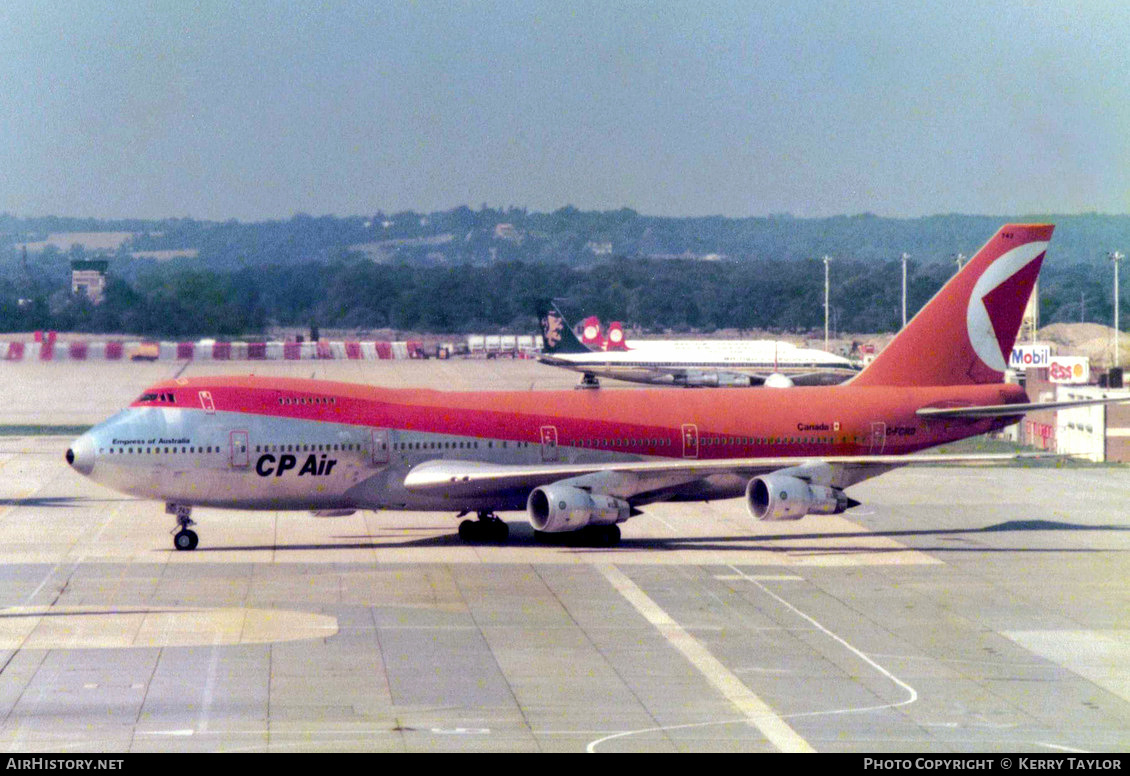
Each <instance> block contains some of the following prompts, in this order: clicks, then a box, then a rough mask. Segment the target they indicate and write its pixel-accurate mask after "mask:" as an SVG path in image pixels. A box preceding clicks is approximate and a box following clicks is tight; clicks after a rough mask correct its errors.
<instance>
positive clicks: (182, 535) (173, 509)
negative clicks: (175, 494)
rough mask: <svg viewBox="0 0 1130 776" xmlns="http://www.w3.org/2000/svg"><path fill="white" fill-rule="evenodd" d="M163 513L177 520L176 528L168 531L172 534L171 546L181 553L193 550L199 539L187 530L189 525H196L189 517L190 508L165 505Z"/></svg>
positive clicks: (179, 505)
mask: <svg viewBox="0 0 1130 776" xmlns="http://www.w3.org/2000/svg"><path fill="white" fill-rule="evenodd" d="M165 512H166V513H168V514H170V515H175V516H176V518H177V527H176V528H174V529H173V530H172V531H170V533H172V534H173V546H174V547H176V548H177V550H181V551H183V550H195V549H196V545H197V543H198V542H199V541H200V537H198V536H197V535H196V531H193V530H191V529H190V528H189V526H190V525H196V522H195V521H194V520H193V519H192V517H191V515H192V507H187V506H185V505H184V504H165ZM178 529H179V530H178Z"/></svg>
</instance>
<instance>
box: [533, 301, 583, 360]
mask: <svg viewBox="0 0 1130 776" xmlns="http://www.w3.org/2000/svg"><path fill="white" fill-rule="evenodd" d="M537 313H538V323H539V324H540V325H541V336H542V339H543V340H544V342H545V344H544V346H543V347H542V352H543V353H549V354H551V355H552V354H554V353H591V352H592V351H590V350H589V349H588V348H586V347H585V346H584V345H582V344H581V341H580V340H579V339H577V335H576V334H574V333H573V330H572V329H571V328H570V327H569V324H568V323H566V322H565V316H563V315H562V314H561V311H560V310H558V309H557V305H555V304H554V303H553V302H550V301H548V300H545V301H542V302H538V307H537Z"/></svg>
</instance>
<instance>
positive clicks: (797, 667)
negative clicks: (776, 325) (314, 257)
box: [0, 361, 1130, 753]
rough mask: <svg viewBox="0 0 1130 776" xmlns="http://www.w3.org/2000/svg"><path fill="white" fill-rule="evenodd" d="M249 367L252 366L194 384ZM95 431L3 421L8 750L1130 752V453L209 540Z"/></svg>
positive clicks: (50, 392)
mask: <svg viewBox="0 0 1130 776" xmlns="http://www.w3.org/2000/svg"><path fill="white" fill-rule="evenodd" d="M183 366H184V365H183V364H180V365H165V364H157V365H141V366H137V365H129V364H15V365H8V366H6V367H5V368H4V369H3V370H2V371H0V390H4V391H5V394H4V395H5V396H9V397H11V401H10V402H9V406H8V408H7V409H5V410H2V411H0V423H7V424H28V425H35V424H51V425H55V424H81V423H91V422H95V421H96V420H99V419H101V418H102V417H104V416H106V415H109V414H110V413H111V412H113V411H115V410H116V409H118V408H119V407H120V406H122V405H124V404H126V403H127V402H128V401H129V400H131V399H132V398H133V397H134V396H135V395H136V394H138V393H139V392H140V390H141V388H143V387H144V386H145V385H146V384H147V383H149V382H152V381H154V380H156V379H159V378H161V377H165V376H168V375H170V374H173V373H175V371H177V370H179V369H181V367H183ZM294 366H299V365H294ZM374 366H376V367H377V368H375V369H374ZM287 367H290V371H284V370H285V368H287ZM300 367H301V370H302V371H298V372H296V371H293V366H292V365H287V364H278V365H276V364H265V365H264V364H256V365H254V370H255V371H257V372H258V373H260V374H282V373H286V374H302V376H309V375H310V373H311V372H313V373H315V374H316V376H321V377H331V378H334V379H349V380H359V381H370V382H374V383H383V384H400V385H410V384H430V385H433V386H442V387H448V388H480V387H508V388H514V387H520V388H527V387H530V386H531V385H532V386H533V387H535V388H547V387H566V386H569V385H572V384H573V383H574V382H575V378H574V377H573V376H572V375H570V374H568V373H564V372H559V371H557V370H553V369H550V368H548V367H542V366H539V365H537V364H534V363H529V362H491V363H487V362H477V363H470V362H459V361H453V362H447V363H441V362H426V363H423V364H419V363H412V362H407V363H399V364H380V365H373V364H333V363H327V364H308V363H303V364H301V365H300ZM219 369H223V370H224V371H228V372H240V371H251V370H250V369H249V368H248V365H247V364H227V365H214V364H209V365H202V364H192V365H189V366H188V367H187V368H186V370H185V372H184V373H185V374H202V373H204V372H205V371H218V370H219ZM275 370H278V371H275ZM628 390H632V389H631V388H628ZM719 396H720V397H722V396H724V391H720V392H719ZM69 441H70V440H69V439H68V438H65V437H45V436H9V437H6V438H0V749H3V750H5V751H11V752H34V751H64V752H90V751H180V750H209V751H212V750H229V751H230V750H240V751H264V750H272V751H315V750H382V751H440V750H442V751H451V750H466V751H492V750H505V751H586V750H587V751H594V752H610V751H627V750H630V751H640V750H645V751H751V752H756V751H782V750H783V751H808V750H816V751H921V752H932V753H943V752H954V751H957V752H967V751H976V752H991V751H1029V752H1034V753H1037V752H1059V753H1063V752H1071V751H1122V750H1125V749H1126V747H1127V746H1128V745H1130V589H1128V588H1130V585H1128V583H1127V581H1126V580H1127V579H1130V573H1128V572H1130V519H1128V518H1127V517H1126V515H1128V514H1130V471H1128V470H1126V469H1123V468H1114V467H1110V468H1106V467H1096V468H1062V469H1057V468H1024V469H1020V468H1018V469H950V468H929V469H915V470H902V471H897V472H893V473H891V474H888V475H885V476H883V477H880V478H877V479H875V480H872V481H870V482H867V483H864V484H862V485H860V486H857V487H856V488H853V489H852V491H851V495H853V496H854V497H855V498H857V499H859V500H860V501H862V502H864V505H863V506H862V507H860V508H858V509H856V510H852V511H851V512H849V513H847V514H845V515H841V516H834V517H809V518H806V519H804V520H801V521H797V522H792V523H776V524H773V523H769V524H755V523H754V522H753V521H752V520H751V519H750V518H749V517H748V515H747V513H746V511H745V508H744V506H743V505H742V504H741V502H740V501H725V502H714V503H710V504H702V505H688V504H680V505H673V504H662V505H655V506H652V507H648V508H647V513H646V514H645V515H642V516H639V517H637V518H634V519H632V520H631V521H629V522H628V523H626V524H625V525H624V526H623V534H624V539H623V542H622V544H621V545H620V546H619V547H617V548H615V549H611V550H597V549H591V548H585V547H576V546H569V545H565V544H562V545H557V544H554V545H545V544H539V543H537V542H536V541H535V540H534V538H533V534H532V531H531V530H530V529H529V527H528V525H527V524H526V523H525V520H524V518H523V516H522V515H521V514H518V513H507V514H504V515H503V517H504V518H505V519H506V520H507V521H508V522H509V523H510V526H511V533H512V538H511V541H510V542H509V543H508V544H507V545H505V546H476V547H472V546H465V545H463V544H462V543H460V541H459V540H458V538H457V537H456V534H455V529H456V520H455V519H454V515H446V514H427V513H360V514H356V515H353V516H350V517H344V518H335V519H318V518H313V517H311V516H309V515H308V514H305V513H294V512H262V513H237V512H225V511H221V510H197V511H196V512H195V513H194V518H196V519H197V521H198V523H199V525H198V531H199V533H200V537H201V545H200V547H199V549H197V550H196V551H194V552H191V553H178V552H175V551H174V550H173V549H172V541H171V537H170V535H169V531H170V530H171V529H172V528H173V520H172V518H171V517H169V516H167V515H165V514H164V510H163V506H162V505H161V504H156V503H152V502H144V501H138V500H135V499H132V498H127V497H124V496H121V495H119V494H116V493H114V492H112V491H109V490H106V489H104V488H102V487H100V486H98V485H96V484H93V483H91V482H89V481H88V480H85V479H84V478H82V477H80V476H78V475H77V474H75V473H74V472H72V471H71V470H70V469H69V468H68V467H67V466H66V465H65V463H64V462H63V460H62V453H63V451H64V450H65V448H66V445H67V443H68V442H69Z"/></svg>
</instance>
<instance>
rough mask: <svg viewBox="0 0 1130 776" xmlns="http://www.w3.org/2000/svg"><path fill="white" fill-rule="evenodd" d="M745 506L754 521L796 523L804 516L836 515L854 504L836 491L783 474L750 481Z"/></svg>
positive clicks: (746, 490)
mask: <svg viewBox="0 0 1130 776" xmlns="http://www.w3.org/2000/svg"><path fill="white" fill-rule="evenodd" d="M745 501H746V506H747V507H749V512H750V514H751V515H753V516H754V517H755V518H757V519H758V520H799V519H800V518H802V517H804V516H805V515H836V514H839V513H840V512H843V511H845V510H847V509H849V508H851V507H853V506H855V505H856V504H857V502H856V501H854V500H853V499H850V498H848V497H847V496H846V495H845V494H844V492H843V491H842V490H840V489H839V488H833V487H830V486H828V485H812V484H810V483H808V482H805V481H804V480H802V479H799V478H798V477H790V476H789V475H787V474H766V475H763V476H761V477H754V478H753V479H752V480H750V481H749V484H748V485H746V489H745Z"/></svg>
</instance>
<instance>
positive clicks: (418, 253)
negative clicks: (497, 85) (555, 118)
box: [0, 205, 1130, 337]
mask: <svg viewBox="0 0 1130 776" xmlns="http://www.w3.org/2000/svg"><path fill="white" fill-rule="evenodd" d="M1007 220H1015V219H1008V218H998V217H988V216H959V215H947V216H933V217H929V218H923V219H888V218H879V217H877V216H870V215H862V216H850V217H848V216H842V217H836V218H826V219H795V218H791V217H789V216H776V217H773V218H751V219H727V218H657V217H649V216H643V215H640V214H639V213H636V212H635V211H632V210H630V209H626V208H625V209H621V210H617V211H607V212H583V211H579V210H576V209H575V208H562V209H560V210H557V211H554V212H553V213H531V212H528V211H526V210H525V209H521V208H508V209H493V208H489V207H487V206H485V205H484V206H483V207H481V208H480V209H479V210H472V209H470V208H467V207H461V208H454V209H452V210H450V211H444V212H440V213H429V214H420V213H414V212H410V211H409V212H404V213H397V214H385V213H381V212H378V213H375V214H373V215H372V216H369V217H350V218H336V217H330V216H326V217H312V216H305V215H299V216H295V217H294V218H291V219H289V220H286V221H272V222H263V223H252V224H244V223H239V222H236V221H229V222H222V223H219V222H204V221H195V220H192V219H167V220H164V221H141V220H123V221H99V220H95V219H67V218H54V217H51V218H40V219H22V218H17V217H14V216H11V215H0V329H3V330H6V331H26V330H32V329H56V330H61V331H63V330H74V331H89V332H107V333H115V332H123V333H126V332H128V333H134V334H140V335H145V336H161V337H195V336H226V337H233V336H243V335H247V336H250V335H256V334H260V333H262V332H264V331H265V330H266V329H268V328H269V327H271V326H288V327H293V326H297V327H307V326H309V325H311V324H314V325H318V326H321V327H330V328H348V329H359V330H360V329H378V328H391V329H397V330H402V331H419V332H436V333H451V334H459V333H464V332H473V331H478V332H487V331H510V332H529V331H532V330H534V328H535V324H536V322H535V321H534V313H533V310H534V304H535V302H536V300H538V299H540V298H558V299H560V300H562V301H561V307H562V310H563V311H564V312H565V314H566V315H567V316H568V317H570V318H572V319H576V320H579V319H580V318H582V317H584V316H586V315H599V316H600V317H601V318H602V319H603V320H606V321H608V320H621V321H623V322H625V323H626V324H628V325H629V326H632V327H634V328H636V329H637V330H642V331H645V332H658V331H665V330H672V331H692V330H694V331H704V332H709V331H712V330H715V329H739V330H752V329H759V330H767V331H777V332H804V331H815V330H820V331H822V329H823V323H824V310H823V265H822V263H821V261H820V256H821V255H823V254H825V253H827V254H831V255H832V257H833V262H832V264H831V302H830V306H831V318H832V328H833V329H834V330H837V331H847V332H877V331H891V330H895V329H897V328H898V326H899V325H900V323H901V266H900V262H899V259H898V257H899V256H900V255H901V253H902V252H903V251H904V250H909V252H910V253H911V254H912V259H911V262H910V267H909V288H908V302H907V307H908V310H909V311H910V312H911V313H913V312H914V311H915V310H917V309H918V308H919V307H921V306H922V305H923V304H924V303H925V302H926V301H927V300H928V299H929V298H930V296H932V295H933V294H934V293H935V292H936V291H937V289H938V288H940V287H941V285H942V284H943V283H944V282H945V280H946V279H948V278H949V277H950V276H951V275H952V274H953V272H954V271H955V270H956V265H955V263H954V258H955V255H956V254H957V253H959V252H964V253H965V254H966V255H972V254H973V252H974V251H976V249H977V248H978V247H980V245H981V244H983V243H984V241H985V240H986V239H987V238H988V237H989V236H990V235H992V234H993V232H995V230H996V229H997V227H998V226H999V225H1000V224H1001V223H1003V222H1005V221H1007ZM1048 220H1052V221H1054V222H1056V223H1057V231H1056V235H1055V238H1054V240H1053V243H1052V250H1050V251H1049V255H1048V260H1047V261H1046V262H1045V268H1044V272H1043V274H1042V277H1041V284H1040V307H1041V322H1042V323H1045V324H1046V323H1051V322H1055V321H1079V320H1087V321H1099V322H1103V323H1109V322H1110V321H1111V311H1112V309H1113V300H1112V295H1111V291H1112V286H1113V277H1112V271H1111V268H1110V263H1109V262H1108V261H1106V260H1105V256H1106V254H1105V250H1107V249H1114V248H1119V247H1127V246H1130V217H1126V216H1104V215H1095V214H1087V215H1080V216H1063V217H1051V218H1049V219H1048ZM503 225H506V226H508V227H512V228H508V229H505V230H504V229H501V228H500V227H501V226H503ZM77 231H121V232H128V233H130V234H132V235H133V236H132V237H131V238H130V239H129V240H127V242H126V243H124V244H123V245H122V247H121V248H120V249H119V250H118V251H116V252H110V253H109V254H107V253H97V254H93V253H91V252H88V251H85V250H84V249H83V248H82V247H80V246H74V247H72V248H71V249H70V250H60V249H57V248H54V247H51V246H48V247H47V248H46V249H43V250H42V251H38V250H37V251H36V252H34V253H30V254H28V253H25V252H23V251H22V250H21V249H20V248H19V247H18V246H19V245H20V244H22V243H24V242H32V241H35V240H42V239H44V238H45V237H46V235H48V234H51V233H57V232H77ZM148 250H191V251H192V252H193V255H191V256H189V257H184V258H176V259H172V260H170V261H162V262H157V261H154V260H153V259H151V258H145V257H139V256H136V255H135V254H136V253H137V252H139V251H148ZM1127 252H1130V251H1127ZM609 253H611V255H609ZM680 256H693V257H696V258H677V257H680ZM95 257H98V258H108V259H109V261H110V270H109V285H108V288H107V294H106V300H105V302H104V303H103V304H101V305H97V306H95V305H91V304H90V303H89V301H87V300H84V299H81V298H75V297H73V296H72V295H71V293H70V262H71V261H72V260H75V259H89V258H95ZM660 257H663V258H660ZM706 257H710V260H706ZM1124 285H1125V284H1124ZM1122 307H1123V309H1130V306H1128V305H1126V304H1123V305H1122Z"/></svg>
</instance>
